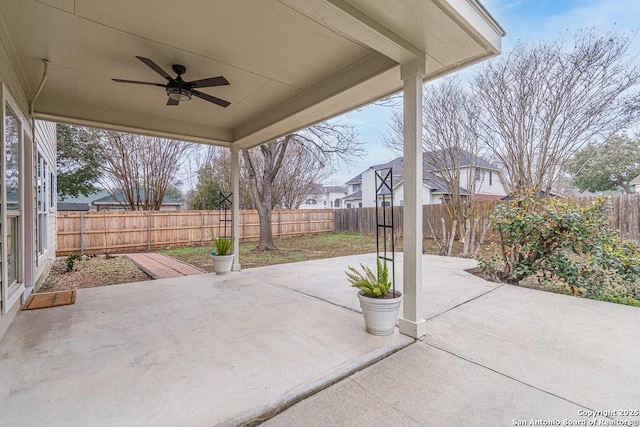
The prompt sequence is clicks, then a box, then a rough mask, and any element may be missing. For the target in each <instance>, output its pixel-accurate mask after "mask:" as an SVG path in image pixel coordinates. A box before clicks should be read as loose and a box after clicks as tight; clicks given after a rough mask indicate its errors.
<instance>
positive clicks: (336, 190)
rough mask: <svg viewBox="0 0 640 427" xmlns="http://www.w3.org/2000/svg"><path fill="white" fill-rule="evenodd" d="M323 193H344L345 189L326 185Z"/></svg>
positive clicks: (339, 186) (340, 186)
mask: <svg viewBox="0 0 640 427" xmlns="http://www.w3.org/2000/svg"><path fill="white" fill-rule="evenodd" d="M324 192H325V193H346V192H347V189H346V188H345V187H343V186H342V185H326V186H325V187H324Z"/></svg>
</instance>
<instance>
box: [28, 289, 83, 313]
mask: <svg viewBox="0 0 640 427" xmlns="http://www.w3.org/2000/svg"><path fill="white" fill-rule="evenodd" d="M75 302H76V291H61V292H48V293H44V294H34V295H31V296H30V297H29V300H28V301H27V303H26V304H25V305H24V307H22V309H23V310H37V309H39V308H49V307H57V306H59V305H71V304H74V303H75Z"/></svg>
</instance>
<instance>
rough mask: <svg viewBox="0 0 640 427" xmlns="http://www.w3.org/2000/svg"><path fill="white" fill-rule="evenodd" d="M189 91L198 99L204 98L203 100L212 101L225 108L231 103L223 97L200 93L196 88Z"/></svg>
mask: <svg viewBox="0 0 640 427" xmlns="http://www.w3.org/2000/svg"><path fill="white" fill-rule="evenodd" d="M191 93H192V94H193V95H195V96H197V97H198V98H200V99H204V100H205V101H209V102H213V103H214V104H218V105H219V106H221V107H224V108H227V107H228V106H229V105H231V103H230V102H229V101H225V100H224V99H220V98H216V97H215V96H211V95H208V94H206V93H202V92H200V91H198V90H192V91H191Z"/></svg>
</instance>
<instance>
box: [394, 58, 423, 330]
mask: <svg viewBox="0 0 640 427" xmlns="http://www.w3.org/2000/svg"><path fill="white" fill-rule="evenodd" d="M400 75H401V78H402V80H403V82H404V134H403V137H404V145H403V150H404V154H403V156H404V207H403V218H402V220H403V224H404V226H403V227H404V233H403V259H404V264H403V276H404V283H403V285H402V289H403V291H404V300H403V304H402V306H403V309H402V316H401V318H400V323H399V326H400V332H401V333H403V334H405V335H409V336H411V337H413V338H420V337H422V336H424V335H425V334H426V332H427V322H426V321H425V320H424V319H423V318H422V316H423V314H422V313H424V311H423V309H422V165H423V158H422V80H423V79H424V75H425V64H424V61H418V60H416V61H412V62H409V63H406V64H404V65H403V66H402V68H401V71H400Z"/></svg>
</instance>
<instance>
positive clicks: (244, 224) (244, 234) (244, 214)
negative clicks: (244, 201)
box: [242, 209, 247, 242]
mask: <svg viewBox="0 0 640 427" xmlns="http://www.w3.org/2000/svg"><path fill="white" fill-rule="evenodd" d="M242 241H243V242H246V241H247V210H246V209H243V210H242Z"/></svg>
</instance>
